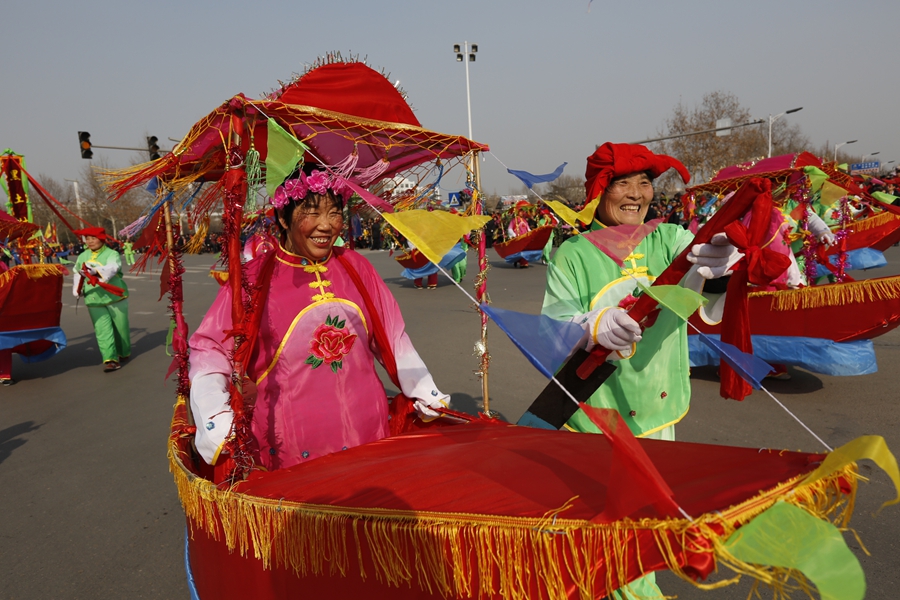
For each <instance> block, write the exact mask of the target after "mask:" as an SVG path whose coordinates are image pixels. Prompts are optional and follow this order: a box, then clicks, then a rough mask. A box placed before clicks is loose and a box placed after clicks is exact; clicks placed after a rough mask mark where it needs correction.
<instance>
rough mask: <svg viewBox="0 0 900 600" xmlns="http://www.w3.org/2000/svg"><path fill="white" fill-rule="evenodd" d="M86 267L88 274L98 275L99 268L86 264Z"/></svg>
mask: <svg viewBox="0 0 900 600" xmlns="http://www.w3.org/2000/svg"><path fill="white" fill-rule="evenodd" d="M84 266H85V267H86V268H87V272H88V273H90V274H91V275H96V274H97V267H95V266H94V265H90V264H88V263H85V264H84Z"/></svg>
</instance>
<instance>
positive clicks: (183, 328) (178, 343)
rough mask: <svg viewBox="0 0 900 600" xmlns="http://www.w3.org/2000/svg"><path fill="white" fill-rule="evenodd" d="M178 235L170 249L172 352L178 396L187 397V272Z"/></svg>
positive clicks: (188, 383) (174, 234)
mask: <svg viewBox="0 0 900 600" xmlns="http://www.w3.org/2000/svg"><path fill="white" fill-rule="evenodd" d="M177 235H178V234H177V233H173V239H174V240H175V243H174V244H173V245H172V247H171V248H169V311H170V313H171V315H172V319H173V321H174V322H175V331H174V334H173V336H172V351H173V354H174V356H175V358H174V359H173V361H172V362H173V364H174V365H175V366H176V367H177V369H178V395H179V396H180V397H187V396H188V395H189V394H190V388H191V384H190V379H189V372H188V369H189V365H188V357H189V349H188V342H187V340H188V326H187V322H186V321H185V320H184V288H183V286H182V275H184V272H185V271H184V263H183V261H182V253H181V251H180V250H179V249H178V247H179V243H178V242H179V240H178V237H177Z"/></svg>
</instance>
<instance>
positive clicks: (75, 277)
mask: <svg viewBox="0 0 900 600" xmlns="http://www.w3.org/2000/svg"><path fill="white" fill-rule="evenodd" d="M73 271H74V269H73ZM80 285H81V273H79V272H78V271H74V272H73V273H72V295H73V296H75V297H76V298H77V297H78V286H80Z"/></svg>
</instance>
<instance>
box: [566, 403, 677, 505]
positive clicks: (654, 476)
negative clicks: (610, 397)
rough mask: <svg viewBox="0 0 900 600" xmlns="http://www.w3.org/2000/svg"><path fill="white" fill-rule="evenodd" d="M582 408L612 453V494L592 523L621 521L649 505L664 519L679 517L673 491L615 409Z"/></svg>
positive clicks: (610, 478)
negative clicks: (605, 440) (607, 442)
mask: <svg viewBox="0 0 900 600" xmlns="http://www.w3.org/2000/svg"><path fill="white" fill-rule="evenodd" d="M579 406H580V408H581V410H583V411H584V414H586V415H587V416H588V418H590V420H591V422H592V423H593V424H594V425H596V426H597V427H598V428H599V429H600V431H602V432H603V435H604V437H605V438H606V439H607V441H609V443H610V444H611V445H612V449H613V453H612V463H611V464H610V468H609V478H608V479H607V482H608V483H607V488H608V489H609V490H611V493H608V494H607V495H606V507H605V508H604V509H603V512H602V513H600V514H599V515H597V516H596V517H595V518H594V519H593V521H602V522H609V521H618V520H619V519H622V518H624V517H627V516H629V515H633V514H634V513H635V512H636V511H637V510H639V509H641V508H643V507H645V506H647V505H650V504H652V505H653V506H654V507H655V508H656V510H657V511H658V512H659V514H660V516H662V517H666V516H676V515H679V514H680V512H681V511H680V510H679V508H678V505H677V504H676V503H675V500H674V499H673V498H672V496H673V495H674V493H673V492H672V488H670V487H669V484H667V483H666V482H665V480H664V479H663V478H662V475H660V473H659V471H658V470H657V469H656V466H654V464H653V462H652V461H651V460H650V457H649V456H647V453H646V452H644V449H643V448H641V445H640V444H638V441H637V439H636V438H635V437H634V434H632V433H631V430H630V429H629V428H628V425H626V424H625V421H623V420H622V415H620V414H619V413H618V411H616V410H614V409H612V408H595V407H593V406H589V405H587V404H585V403H584V402H581V403H579ZM612 490H615V492H614V493H612Z"/></svg>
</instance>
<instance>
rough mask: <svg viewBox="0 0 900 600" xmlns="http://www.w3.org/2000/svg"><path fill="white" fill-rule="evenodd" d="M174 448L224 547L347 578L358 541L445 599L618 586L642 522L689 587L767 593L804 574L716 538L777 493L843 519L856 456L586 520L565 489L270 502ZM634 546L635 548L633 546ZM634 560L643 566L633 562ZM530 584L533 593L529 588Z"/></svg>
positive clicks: (176, 464) (185, 497)
mask: <svg viewBox="0 0 900 600" xmlns="http://www.w3.org/2000/svg"><path fill="white" fill-rule="evenodd" d="M179 402H184V400H183V399H181V400H179ZM175 425H179V424H176V423H174V422H173V431H178V430H179V428H178V427H175ZM180 425H184V423H181V424H180ZM180 454H181V453H180V451H179V450H178V448H177V446H176V445H175V444H171V445H170V448H169V453H168V456H169V466H170V470H171V472H172V473H173V474H174V477H175V484H176V486H177V487H178V495H179V497H180V499H181V503H182V505H183V506H184V510H185V513H186V514H187V516H188V518H189V520H190V523H191V527H192V529H193V528H194V527H199V528H201V529H202V530H203V531H205V532H206V533H207V534H209V535H210V536H211V537H213V538H214V539H215V540H217V541H224V543H225V544H226V546H227V547H228V549H229V551H232V552H234V551H237V552H238V553H239V554H240V555H241V556H243V557H250V556H252V557H253V558H255V559H258V560H261V561H262V563H263V567H264V568H266V569H271V568H272V567H273V566H278V567H285V568H290V569H292V570H293V571H294V572H295V573H297V574H298V576H307V575H310V574H313V575H327V576H337V575H340V576H342V577H344V576H355V574H353V573H350V569H351V560H350V559H351V556H352V554H351V553H352V552H355V553H356V557H357V562H358V564H359V569H360V572H359V576H360V577H362V578H363V579H366V578H367V577H368V576H369V575H370V573H367V572H366V566H365V565H364V564H363V548H364V547H368V548H369V550H370V553H369V554H370V556H371V560H372V562H373V564H374V575H375V578H376V580H377V581H379V582H381V583H384V584H387V585H390V586H397V587H399V586H401V585H404V586H410V585H412V584H413V582H414V581H415V582H417V583H418V585H419V586H420V588H421V589H422V590H425V591H427V592H428V593H431V594H440V595H442V596H444V597H466V598H468V597H475V596H479V597H481V596H496V595H500V596H502V597H503V598H506V599H509V600H532V599H533V600H544V599H547V600H565V599H567V598H568V597H569V596H568V591H567V589H566V586H565V582H566V581H567V580H570V581H571V582H574V585H575V586H576V589H577V590H578V593H577V597H578V598H580V599H582V600H589V599H593V598H597V597H602V596H604V595H608V594H610V593H611V592H612V591H613V590H614V589H615V588H617V587H619V585H618V582H617V581H616V580H615V578H614V575H615V574H616V573H624V572H626V571H627V570H628V569H629V567H631V566H632V565H629V564H628V561H629V560H631V556H632V555H631V553H630V552H629V551H628V550H629V549H630V548H632V547H633V546H634V545H635V544H639V543H640V542H639V541H637V535H638V533H641V532H645V531H651V532H652V533H653V539H654V540H655V543H656V545H657V548H658V549H659V551H660V552H661V554H662V555H663V557H664V559H665V561H666V563H667V565H668V568H669V569H671V570H672V571H673V572H674V573H675V574H676V575H677V576H679V577H681V578H682V579H684V580H685V581H689V582H691V583H692V584H694V585H696V586H697V587H699V588H702V589H713V588H718V587H723V586H726V585H730V584H732V583H735V582H736V581H737V580H738V579H740V576H741V575H745V574H746V575H750V576H752V577H754V578H756V579H757V580H759V581H762V582H764V583H766V584H768V585H770V586H773V587H774V588H775V589H776V590H777V591H786V590H789V589H804V586H805V585H806V584H805V583H804V581H805V580H803V579H802V576H800V577H801V578H800V579H797V576H798V575H799V574H796V573H792V572H790V571H788V570H786V569H777V568H769V567H760V566H757V565H751V564H747V563H744V562H741V561H740V560H737V559H736V558H735V557H733V556H730V555H728V554H727V553H726V552H725V551H724V542H725V540H726V539H727V538H728V536H729V535H731V533H733V532H734V531H735V530H736V529H737V528H738V527H739V526H740V525H742V524H744V523H746V522H748V521H750V520H751V519H752V518H753V517H755V516H756V515H758V514H760V513H761V512H763V511H764V510H766V509H767V508H769V507H770V506H772V505H773V504H774V503H775V502H776V501H778V500H784V501H787V502H790V503H792V504H795V505H797V506H800V507H802V508H803V509H805V510H807V511H808V512H810V513H811V514H813V515H815V516H816V517H818V518H822V519H829V520H832V521H834V522H835V523H837V524H838V525H839V526H844V527H845V526H846V524H847V522H848V520H849V517H850V514H851V512H852V508H853V502H854V497H855V493H856V482H857V477H858V475H857V473H856V470H855V465H851V466H850V467H847V468H845V469H844V470H842V471H839V472H836V473H833V474H832V475H830V476H829V477H826V478H823V479H821V480H819V481H816V482H814V483H812V484H810V485H807V486H802V485H800V482H801V481H802V480H803V478H804V477H805V475H800V476H797V477H795V478H793V479H791V480H790V481H787V482H784V483H782V484H780V485H778V486H776V487H775V488H774V489H772V490H767V491H765V492H762V493H760V494H759V495H758V496H756V497H754V498H751V499H750V500H748V501H746V502H744V503H742V504H740V505H738V506H734V507H731V508H729V509H726V510H725V511H722V512H721V513H711V514H705V515H701V516H699V517H697V518H696V519H695V520H694V521H688V520H686V519H669V520H652V519H646V520H641V521H629V520H625V521H621V522H617V523H613V524H592V523H590V522H587V521H583V520H574V519H563V518H559V515H560V514H561V513H563V512H565V511H566V510H567V509H568V508H569V507H570V506H571V502H572V500H574V499H575V498H573V499H572V500H570V501H569V502H568V503H566V504H565V505H564V506H562V507H560V508H558V509H556V510H553V511H550V512H548V513H547V514H546V515H545V516H544V517H543V518H540V519H535V518H515V517H502V516H493V515H479V514H465V513H429V512H414V511H396V510H381V509H359V508H352V507H340V506H330V505H315V504H303V503H296V502H285V501H282V500H270V499H266V498H260V497H254V496H249V495H247V494H243V493H240V492H234V491H230V490H226V489H219V488H218V487H217V486H215V485H213V484H212V483H210V482H209V481H206V480H204V479H202V478H199V477H197V476H196V475H194V474H193V473H191V472H190V471H188V470H187V469H186V468H185V466H184V464H183V462H182V456H180ZM842 482H844V483H846V482H849V484H850V487H851V493H850V494H849V498H847V497H845V495H844V494H843V493H842V492H841V483H842ZM682 549H687V550H690V551H694V552H701V553H705V552H708V553H711V554H713V555H714V556H715V557H716V559H717V560H718V561H719V562H720V563H721V564H723V565H725V566H727V567H729V568H730V569H732V570H733V571H734V572H735V573H737V576H736V577H734V578H732V579H729V580H727V581H722V582H717V583H713V584H703V583H698V582H695V581H693V580H692V579H691V578H690V576H688V575H687V574H686V573H685V572H684V571H683V570H682V569H681V567H680V566H679V565H678V555H679V553H680V552H681V551H682ZM635 550H636V555H637V556H638V557H639V556H640V548H639V547H638V548H635ZM637 560H638V561H640V558H638V559H637ZM637 567H638V569H640V570H641V571H643V570H644V567H643V565H641V564H640V562H638V565H637ZM604 572H605V577H604V576H603V575H602V573H604ZM789 577H794V578H795V579H797V580H798V581H799V582H800V583H799V588H798V587H796V585H789V583H788V579H789ZM807 588H808V586H807ZM533 589H534V590H537V595H536V596H533V595H529V594H530V593H531V590H533Z"/></svg>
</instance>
